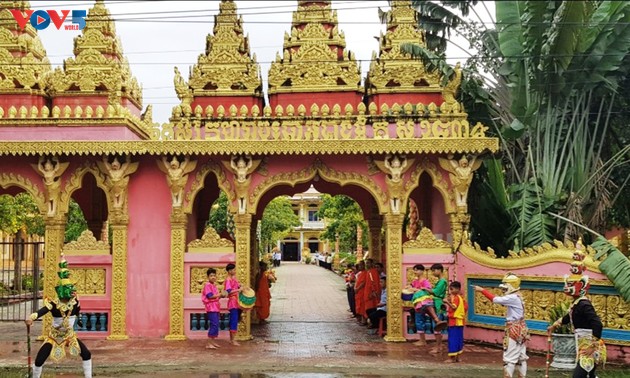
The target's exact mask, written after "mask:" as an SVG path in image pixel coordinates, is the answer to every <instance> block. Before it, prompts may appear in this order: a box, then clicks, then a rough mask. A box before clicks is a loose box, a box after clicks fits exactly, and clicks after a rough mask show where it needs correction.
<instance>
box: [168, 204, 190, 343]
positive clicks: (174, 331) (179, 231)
mask: <svg viewBox="0 0 630 378" xmlns="http://www.w3.org/2000/svg"><path fill="white" fill-rule="evenodd" d="M185 248H186V219H185V216H184V214H183V213H182V212H181V210H179V209H173V214H172V216H171V273H170V288H171V293H170V294H171V295H170V326H169V330H170V331H169V334H168V335H167V336H166V340H185V339H186V337H185V336H184V250H185Z"/></svg>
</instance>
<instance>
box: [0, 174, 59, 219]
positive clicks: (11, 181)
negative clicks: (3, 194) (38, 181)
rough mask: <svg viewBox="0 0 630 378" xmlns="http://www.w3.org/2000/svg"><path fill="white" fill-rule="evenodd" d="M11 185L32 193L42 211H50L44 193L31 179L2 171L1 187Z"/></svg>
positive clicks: (0, 177) (44, 212) (43, 212)
mask: <svg viewBox="0 0 630 378" xmlns="http://www.w3.org/2000/svg"><path fill="white" fill-rule="evenodd" d="M11 186H17V187H19V188H22V189H24V190H25V191H26V192H27V193H28V194H30V195H31V197H33V200H34V201H35V203H36V204H37V208H38V209H39V211H40V213H42V214H46V212H47V211H48V205H47V204H46V200H45V198H44V194H42V192H40V190H39V188H38V187H37V186H36V185H35V184H33V182H32V181H31V180H29V179H27V178H24V177H23V176H21V175H18V174H14V173H0V187H2V188H5V189H6V188H9V187H11Z"/></svg>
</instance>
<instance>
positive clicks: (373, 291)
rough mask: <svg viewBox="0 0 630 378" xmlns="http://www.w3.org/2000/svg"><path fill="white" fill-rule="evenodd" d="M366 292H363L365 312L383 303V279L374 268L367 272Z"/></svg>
mask: <svg viewBox="0 0 630 378" xmlns="http://www.w3.org/2000/svg"><path fill="white" fill-rule="evenodd" d="M366 273H367V274H366V279H365V291H364V292H363V300H364V302H365V311H367V310H369V309H371V308H376V307H377V305H378V303H379V302H380V301H381V278H380V277H379V275H378V271H377V270H376V268H372V269H370V270H368V271H367V272H366Z"/></svg>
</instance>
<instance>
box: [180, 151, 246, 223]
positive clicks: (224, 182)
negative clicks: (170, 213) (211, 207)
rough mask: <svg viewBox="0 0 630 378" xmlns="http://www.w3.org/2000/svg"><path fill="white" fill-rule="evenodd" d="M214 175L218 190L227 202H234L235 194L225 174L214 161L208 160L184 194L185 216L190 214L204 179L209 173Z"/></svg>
mask: <svg viewBox="0 0 630 378" xmlns="http://www.w3.org/2000/svg"><path fill="white" fill-rule="evenodd" d="M211 172H212V173H214V175H215V176H216V178H217V183H218V185H219V188H220V189H221V190H223V191H224V192H225V194H227V196H228V200H229V201H230V202H233V201H235V200H236V193H235V191H234V190H233V188H232V184H230V182H229V181H228V179H227V176H226V175H225V172H224V171H223V167H222V166H221V164H219V163H217V162H216V161H214V160H210V161H208V162H207V163H205V164H204V165H203V166H202V167H201V168H200V169H199V171H198V172H197V174H196V175H195V180H194V181H193V183H192V185H191V186H190V189H189V190H188V191H187V192H186V195H185V199H186V201H185V206H184V208H183V210H184V212H185V213H186V214H190V213H191V212H192V210H193V205H194V202H195V197H196V196H197V194H198V193H199V192H200V191H201V190H202V189H203V185H204V182H205V181H206V177H207V176H208V174H209V173H211Z"/></svg>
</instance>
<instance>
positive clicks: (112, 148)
mask: <svg viewBox="0 0 630 378" xmlns="http://www.w3.org/2000/svg"><path fill="white" fill-rule="evenodd" d="M498 148H499V140H498V139H496V138H449V139H447V138H425V139H350V140H336V139H331V140H265V141H262V140H221V141H216V142H209V141H150V140H146V141H115V142H108V141H98V142H94V141H15V142H0V156H2V155H10V156H29V155H92V156H97V155H111V154H132V155H145V154H146V155H168V154H171V155H172V154H187V155H234V154H243V153H245V154H259V155H287V154H289V155H313V154H329V155H340V154H346V155H349V154H352V155H370V154H387V153H399V154H411V153H418V154H419V153H482V152H486V151H490V152H494V151H497V150H498Z"/></svg>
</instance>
